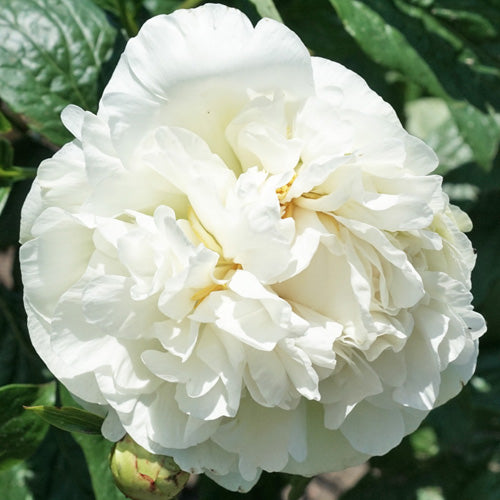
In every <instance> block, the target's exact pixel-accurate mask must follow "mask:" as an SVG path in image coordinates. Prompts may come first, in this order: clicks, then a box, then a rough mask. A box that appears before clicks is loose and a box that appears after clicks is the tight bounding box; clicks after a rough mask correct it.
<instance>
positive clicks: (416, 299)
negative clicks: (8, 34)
mask: <svg viewBox="0 0 500 500" xmlns="http://www.w3.org/2000/svg"><path fill="white" fill-rule="evenodd" d="M62 118H63V121H64V123H65V125H66V126H67V128H68V129H69V130H70V131H71V132H72V133H73V134H74V136H75V140H74V141H73V142H71V143H69V144H67V145H66V146H64V147H63V148H62V149H61V150H60V151H59V152H58V153H57V154H56V155H55V156H54V157H53V158H52V159H49V160H46V161H45V162H44V163H43V164H42V165H41V166H40V169H39V174H38V178H37V180H36V181H35V183H34V184H33V188H32V191H31V193H30V194H29V196H28V199H27V201H26V204H25V206H24V210H23V223H22V240H23V243H24V244H23V246H22V248H21V263H22V271H23V277H24V283H25V291H26V292H25V293H26V297H25V303H26V309H27V311H28V316H29V326H30V332H31V337H32V340H33V343H34V345H35V347H36V349H37V350H38V352H39V353H40V355H41V356H42V358H43V359H44V360H45V362H46V363H47V365H48V367H49V368H50V369H51V370H52V371H53V373H54V374H55V375H56V377H58V378H59V379H60V380H61V381H62V382H63V383H64V384H65V385H66V386H67V387H68V388H69V390H70V391H71V392H73V394H75V395H76V396H78V397H79V398H81V399H82V400H84V401H87V402H89V403H97V404H100V405H104V406H105V407H106V408H107V410H108V414H107V418H106V420H105V423H104V425H103V433H104V435H105V436H106V437H108V438H109V439H112V440H117V439H120V438H121V437H122V436H123V434H124V433H125V432H127V433H128V434H129V435H130V436H131V437H132V438H133V439H134V440H135V441H136V442H137V443H139V444H140V445H141V446H143V447H144V448H146V449H148V450H149V451H151V452H153V453H158V454H164V455H169V456H172V457H173V458H174V459H175V461H176V463H177V464H178V465H179V466H180V467H181V468H182V469H184V470H186V471H193V472H205V473H207V474H209V475H210V476H211V477H212V478H213V479H214V480H216V481H217V482H219V483H220V484H222V485H224V486H226V487H227V488H231V489H240V490H247V489H249V488H250V487H251V486H252V485H253V484H254V483H255V482H256V481H257V479H258V477H259V475H260V472H261V471H262V470H266V471H284V472H289V473H297V474H302V475H313V474H317V473H319V472H323V471H327V470H334V469H337V470H338V469H342V468H345V467H348V466H351V465H354V464H358V463H360V462H362V461H364V460H365V459H366V458H368V457H369V456H371V455H379V454H383V453H385V452H387V451H388V450H390V449H391V448H393V447H394V446H396V445H397V444H398V443H399V442H400V440H401V439H402V437H403V436H404V435H406V434H408V433H409V432H411V431H413V430H414V429H415V428H416V427H417V426H418V425H419V423H420V422H421V421H422V419H423V418H424V417H425V416H426V415H427V413H428V412H429V411H430V410H431V409H432V408H434V407H435V406H436V405H439V404H441V403H443V402H445V401H447V400H448V399H449V398H451V397H453V396H454V395H456V394H457V393H458V392H459V391H460V389H461V387H462V386H463V384H464V383H466V382H467V380H469V378H470V377H471V375H472V373H473V370H474V366H475V361H476V357H477V339H478V337H479V336H480V335H481V334H482V333H483V332H484V330H485V325H484V320H483V318H482V317H481V316H480V315H479V314H477V313H475V312H473V310H472V306H471V295H470V293H469V290H470V274H471V270H472V267H473V265H474V260H475V257H474V254H473V251H472V248H471V245H470V242H469V240H468V239H467V237H466V236H465V235H464V234H463V233H462V231H464V230H468V229H469V226H470V222H469V220H468V218H467V216H466V215H465V214H463V213H462V212H460V210H459V209H457V208H456V207H453V206H451V205H449V203H448V199H447V197H446V195H445V194H444V193H443V191H442V190H441V178H440V177H439V176H436V175H427V174H429V173H430V172H432V170H433V169H434V168H435V167H436V165H437V159H436V156H435V154H434V153H433V152H432V150H430V149H429V148H428V147H427V146H426V145H425V144H423V143H422V142H421V141H420V140H418V139H416V138H415V137H412V136H411V135H409V134H408V133H407V132H405V130H404V129H403V128H402V126H401V124H400V122H399V120H398V118H397V116H396V114H395V112H394V111H393V109H392V108H391V107H390V106H389V105H388V104H387V103H385V102H384V101H383V100H382V99H381V98H380V97H379V96H378V95H377V94H375V93H374V92H373V91H371V90H370V89H369V88H368V86H367V85H366V83H365V82H364V80H363V79H362V78H360V77H359V76H358V75H356V74H355V73H353V72H352V71H349V70H348V69H346V68H344V67H343V66H341V65H340V64H337V63H334V62H332V61H328V60H325V59H321V58H317V57H310V55H309V53H308V51H307V49H306V48H305V47H304V45H303V44H302V43H301V41H300V40H299V39H298V38H297V36H296V35H295V34H294V33H293V32H291V31H290V30H289V29H287V28H286V27H285V26H283V25H281V24H279V23H277V22H274V21H271V20H269V19H263V20H262V21H260V22H259V23H258V24H257V26H256V27H255V28H254V27H253V26H252V25H251V23H250V22H249V20H248V19H247V18H246V17H245V16H244V15H243V14H242V13H240V12H239V11H237V10H234V9H229V8H227V7H224V6H221V5H205V6H203V7H200V8H197V9H194V10H181V11H176V12H175V13H173V14H171V15H169V16H158V17H156V18H153V19H151V20H150V21H148V22H146V23H145V25H144V26H143V28H142V29H141V31H140V33H139V35H138V36H137V37H136V38H135V39H132V40H131V41H130V42H129V43H128V45H127V47H126V49H125V52H124V54H123V55H122V58H121V59H120V62H119V63H118V66H117V68H116V70H115V72H114V74H113V76H112V78H111V80H110V82H109V84H108V86H107V87H106V89H105V91H104V94H103V97H102V100H101V103H100V107H99V111H98V113H97V115H93V114H92V113H89V112H85V111H83V110H81V109H79V108H76V107H75V106H69V107H68V108H66V109H65V110H64V112H63V115H62Z"/></svg>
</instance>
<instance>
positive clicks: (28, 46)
mask: <svg viewBox="0 0 500 500" xmlns="http://www.w3.org/2000/svg"><path fill="white" fill-rule="evenodd" d="M115 34H116V32H115V30H114V29H113V28H111V26H110V25H109V23H108V22H107V20H106V16H105V15H104V13H103V11H102V10H101V9H99V8H98V7H97V6H96V5H94V4H93V3H92V2H91V1H90V0H78V2H74V1H72V0H0V93H1V97H2V98H3V99H4V100H5V101H6V102H8V103H9V105H10V107H11V108H12V109H13V110H14V111H15V112H17V113H21V114H23V115H24V116H25V117H26V119H27V121H28V123H29V124H30V126H31V127H32V128H34V129H35V130H37V131H39V132H41V133H42V134H44V135H46V136H47V137H48V138H49V139H50V140H52V141H53V142H55V143H57V144H62V143H64V142H66V141H67V140H68V139H70V134H69V133H68V132H67V131H66V130H65V129H64V127H63V126H62V124H61V122H60V120H59V114H60V112H61V110H62V109H63V108H64V107H65V106H66V105H67V104H70V103H73V104H76V105H78V106H81V107H82V108H84V109H86V110H90V111H96V109H97V103H98V100H99V97H100V96H99V95H98V89H99V74H100V72H101V68H102V66H103V63H104V62H105V61H106V60H107V59H108V57H110V55H111V53H112V49H113V43H114V39H115Z"/></svg>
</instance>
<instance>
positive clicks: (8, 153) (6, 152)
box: [0, 137, 14, 169]
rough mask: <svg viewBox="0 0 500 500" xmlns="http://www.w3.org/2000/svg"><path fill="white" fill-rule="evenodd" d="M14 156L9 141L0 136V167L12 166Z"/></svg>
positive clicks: (7, 167)
mask: <svg viewBox="0 0 500 500" xmlns="http://www.w3.org/2000/svg"><path fill="white" fill-rule="evenodd" d="M13 158H14V150H13V149H12V146H11V145H10V142H9V141H8V140H7V139H4V138H3V137H0V169H9V168H10V167H12V159H13Z"/></svg>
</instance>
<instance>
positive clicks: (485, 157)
mask: <svg viewBox="0 0 500 500" xmlns="http://www.w3.org/2000/svg"><path fill="white" fill-rule="evenodd" d="M201 3H203V2H200V1H196V0H194V1H193V0H185V1H179V0H0V210H1V216H0V251H1V256H2V260H1V262H0V492H1V494H2V498H3V499H4V500H24V499H26V500H47V499H49V500H73V499H74V500H92V499H94V498H95V499H96V500H115V499H123V498H125V497H124V496H123V495H122V494H121V493H119V492H118V490H117V489H116V488H114V485H113V484H112V480H111V478H110V474H109V471H108V467H107V456H108V453H109V450H110V443H108V442H106V441H105V440H103V439H102V438H101V437H100V436H99V435H90V434H82V433H76V432H73V433H68V432H65V431H62V430H59V429H56V428H54V427H50V426H49V425H48V424H47V423H45V422H44V421H43V420H41V419H39V418H38V416H37V415H35V414H33V412H28V411H26V410H24V409H23V407H22V405H36V404H45V405H51V404H54V403H56V404H66V405H72V406H77V405H76V403H75V402H73V401H71V396H70V395H69V394H68V393H67V392H66V391H65V390H64V389H63V388H61V387H58V386H57V385H56V383H55V382H54V381H53V380H52V377H51V375H50V373H49V372H48V371H47V369H46V368H45V367H44V365H43V363H42V362H41V361H40V360H39V358H38V357H37V355H36V353H35V352H34V350H33V348H32V347H31V344H30V341H29V337H28V333H27V326H26V316H25V313H24V310H23V303H22V284H21V281H20V277H19V265H18V259H17V250H18V243H17V242H18V239H19V218H20V209H21V206H22V203H23V200H24V198H25V196H26V194H27V191H28V189H29V186H30V182H31V179H32V178H33V176H34V174H35V172H36V167H37V166H38V164H39V163H40V161H41V160H43V159H44V158H47V157H49V156H51V155H52V154H53V153H54V152H55V151H57V149H58V148H59V147H60V146H61V145H62V144H63V143H64V142H66V141H68V140H70V139H71V137H70V135H69V133H68V132H67V131H66V130H65V129H64V127H63V126H62V124H61V122H60V119H59V115H60V112H61V110H62V109H63V108H64V106H66V105H67V104H70V103H73V104H77V105H79V106H81V107H82V108H84V109H88V110H91V111H94V112H95V111H96V109H97V105H98V102H99V97H100V95H101V92H102V90H103V88H104V86H105V85H106V82H107V81H108V79H109V77H110V75H111V73H112V71H113V68H114V66H115V64H116V62H117V60H118V58H119V55H120V53H121V52H122V51H123V48H124V46H125V44H126V42H127V39H128V38H129V37H131V36H134V35H135V34H136V33H137V30H138V29H139V28H140V26H141V24H142V23H143V22H144V21H145V20H147V19H148V18H150V17H151V16H153V15H157V14H164V13H169V12H172V11H173V10H174V9H176V8H186V7H193V6H196V5H199V4H201ZM222 3H225V4H227V5H230V6H233V7H237V8H239V9H241V10H243V11H244V12H245V13H246V14H247V15H248V16H249V17H250V19H251V20H252V21H253V22H257V21H258V19H259V18H260V17H263V16H267V17H272V18H275V19H277V20H279V21H282V22H284V23H285V24H286V25H287V26H289V27H290V28H291V29H293V30H294V31H295V32H296V33H297V34H298V35H299V36H300V37H301V38H302V40H303V41H304V43H305V44H306V45H307V47H308V48H309V49H310V51H311V53H312V54H314V55H316V56H321V57H326V58H329V59H333V60H335V61H338V62H340V63H342V64H344V65H345V66H347V67H349V68H350V69H352V70H354V71H356V72H357V73H359V74H360V75H361V76H363V77H364V78H365V79H366V80H367V82H368V84H369V85H370V86H371V87H372V88H373V89H374V90H376V91H377V92H378V93H379V94H380V95H382V97H383V98H384V99H385V100H387V101H388V102H390V103H391V104H392V106H393V107H394V108H395V110H396V112H397V113H398V115H399V117H400V119H401V121H402V122H403V124H404V125H405V126H406V127H407V128H408V130H409V131H410V132H411V133H413V134H415V135H417V136H419V137H421V138H422V139H424V140H425V141H426V142H427V143H428V144H429V145H430V146H431V147H433V148H434V149H435V151H436V152H437V154H438V156H439V158H440V166H439V168H438V173H440V174H441V175H443V177H444V188H445V190H446V191H447V193H448V194H449V196H450V198H451V200H452V201H453V203H455V204H457V205H459V206H461V207H462V208H463V209H464V210H466V211H467V212H468V213H469V215H470V217H471V218H472V221H473V224H474V229H473V230H472V232H471V233H470V238H471V239H472V241H473V245H474V247H475V248H476V249H477V252H478V260H477V265H476V268H475V270H474V273H473V293H474V297H475V307H476V309H477V310H479V311H480V312H481V313H482V314H483V315H484V316H485V317H486V319H487V322H488V326H489V328H488V333H487V334H486V336H485V337H483V339H482V341H481V354H480V357H479V362H478V368H477V373H476V375H475V376H474V378H473V379H472V381H471V383H469V384H468V385H467V386H466V387H465V388H464V390H463V391H462V393H461V394H460V396H459V397H457V398H455V399H454V400H452V401H450V402H449V403H447V404H446V405H444V406H443V407H441V408H438V409H436V410H434V411H433V412H431V414H430V415H429V417H428V418H427V419H426V420H425V421H424V423H423V424H422V426H421V427H420V429H419V430H417V431H416V432H415V433H413V434H412V435H410V436H409V437H407V438H406V439H404V440H403V442H402V443H401V445H400V446H398V447H397V448H396V449H394V450H393V451H391V452H390V453H388V454H387V455H386V456H384V457H377V458H373V459H372V460H371V461H370V463H369V466H368V468H367V473H366V474H365V475H364V477H363V478H362V479H361V480H360V481H359V482H358V483H357V484H356V485H355V486H353V487H351V488H350V489H348V490H347V491H345V492H343V493H342V494H341V497H340V498H342V500H361V499H363V500H372V499H373V500H381V499H382V500H391V499H397V500H406V499H408V500H440V499H447V500H451V499H452V500H470V499H474V500H495V499H496V500H498V499H499V498H500V301H499V298H498V297H499V296H500V259H499V256H500V164H499V163H500V162H499V159H498V154H497V152H498V144H499V138H500V115H499V114H498V113H499V108H500V106H499V101H500V64H499V63H500V35H499V30H500V0H275V1H274V2H273V1H272V0H231V1H226V2H222ZM332 453H335V450H332ZM293 481H295V484H296V487H295V488H294V489H293V490H292V493H291V494H290V498H292V497H294V498H298V497H299V496H300V494H301V492H302V491H303V487H304V486H305V483H306V482H303V481H297V480H296V479H293ZM289 482H290V478H289V477H286V476H285V475H280V474H274V475H268V474H264V475H263V478H262V480H261V481H260V483H259V484H258V485H257V486H256V487H255V488H254V490H252V491H251V492H250V493H248V494H247V495H240V494H235V493H231V492H227V491H225V490H222V489H221V488H219V487H217V486H216V485H215V484H214V483H212V482H210V481H209V480H208V479H205V478H201V479H200V480H199V482H198V484H197V485H196V487H195V488H194V490H193V489H191V490H189V491H188V490H186V491H184V492H183V494H182V496H181V498H185V499H187V498H202V499H212V498H217V499H232V498H239V497H243V496H246V497H247V498H249V499H250V498H252V499H265V498H270V499H274V498H280V494H281V493H280V492H281V491H282V489H283V487H284V486H285V485H287V484H288V483H289ZM306 494H307V493H306Z"/></svg>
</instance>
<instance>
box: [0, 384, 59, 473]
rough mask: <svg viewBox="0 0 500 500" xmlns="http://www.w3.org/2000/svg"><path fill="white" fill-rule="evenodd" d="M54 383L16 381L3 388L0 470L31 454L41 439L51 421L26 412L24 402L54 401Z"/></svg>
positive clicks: (0, 402)
mask: <svg viewBox="0 0 500 500" xmlns="http://www.w3.org/2000/svg"><path fill="white" fill-rule="evenodd" d="M54 400H55V384H54V383H49V384H44V385H28V384H26V385H24V384H13V385H7V386H5V387H2V388H0V408H2V411H1V412H0V443H2V446H1V448H0V470H1V469H3V468H8V467H11V466H12V465H14V464H16V463H17V462H19V461H21V460H24V459H25V458H27V457H28V456H30V455H31V454H32V453H33V452H34V451H35V450H36V449H37V447H38V446H39V444H40V443H41V442H42V440H43V438H44V436H45V434H46V432H47V429H48V425H47V424H46V423H45V422H43V421H42V420H40V419H39V418H38V417H37V416H36V415H34V414H30V413H29V412H26V411H25V410H24V408H23V406H25V405H33V404H40V403H42V404H53V403H54Z"/></svg>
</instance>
